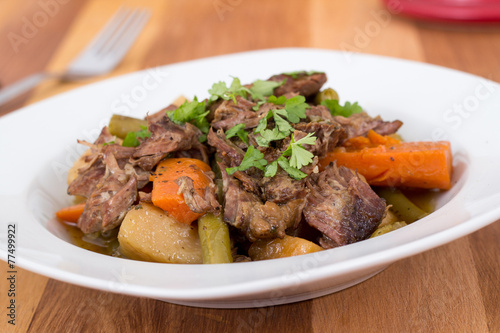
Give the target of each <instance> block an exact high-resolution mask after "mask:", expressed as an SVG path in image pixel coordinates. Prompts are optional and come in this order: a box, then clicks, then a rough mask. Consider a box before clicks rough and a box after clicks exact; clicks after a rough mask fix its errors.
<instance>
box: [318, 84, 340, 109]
mask: <svg viewBox="0 0 500 333" xmlns="http://www.w3.org/2000/svg"><path fill="white" fill-rule="evenodd" d="M327 99H336V100H337V101H338V100H339V94H337V92H336V91H335V90H333V89H332V88H327V89H325V90H323V91H320V92H319V93H318V94H317V95H316V97H315V98H314V104H316V105H320V104H321V102H323V101H324V100H327Z"/></svg>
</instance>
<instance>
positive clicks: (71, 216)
mask: <svg viewBox="0 0 500 333" xmlns="http://www.w3.org/2000/svg"><path fill="white" fill-rule="evenodd" d="M84 208H85V203H81V204H76V205H72V206H68V207H64V208H62V209H61V210H59V211H57V212H56V216H57V217H58V218H60V219H61V220H63V221H67V222H74V223H76V222H77V221H78V218H79V217H80V215H82V213H83V209H84Z"/></svg>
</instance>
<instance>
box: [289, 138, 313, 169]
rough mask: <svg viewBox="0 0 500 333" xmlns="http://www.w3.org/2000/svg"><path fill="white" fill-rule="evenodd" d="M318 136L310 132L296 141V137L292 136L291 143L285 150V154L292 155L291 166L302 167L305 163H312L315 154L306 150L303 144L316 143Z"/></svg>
mask: <svg viewBox="0 0 500 333" xmlns="http://www.w3.org/2000/svg"><path fill="white" fill-rule="evenodd" d="M315 142H316V137H315V136H313V134H312V133H308V134H307V135H306V136H305V137H303V138H302V139H300V140H298V141H297V142H295V138H294V137H293V134H292V137H291V141H290V145H289V146H288V148H287V149H286V150H285V151H284V152H283V156H290V166H292V167H294V168H297V169H300V168H302V167H303V166H304V165H308V164H310V163H312V159H313V157H314V154H313V153H311V152H310V151H308V150H306V149H305V148H304V147H303V146H302V145H303V144H308V145H314V143H315Z"/></svg>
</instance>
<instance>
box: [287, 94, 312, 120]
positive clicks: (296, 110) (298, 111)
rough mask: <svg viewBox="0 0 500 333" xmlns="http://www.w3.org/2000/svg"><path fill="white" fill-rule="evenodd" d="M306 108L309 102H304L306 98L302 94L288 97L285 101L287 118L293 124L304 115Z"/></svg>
mask: <svg viewBox="0 0 500 333" xmlns="http://www.w3.org/2000/svg"><path fill="white" fill-rule="evenodd" d="M307 108H309V104H307V103H306V98H305V97H304V96H302V95H297V96H294V97H292V98H289V99H287V100H286V102H285V110H286V111H287V113H288V116H287V118H288V120H289V121H291V122H292V123H294V124H296V123H298V122H299V121H300V119H304V118H305V117H306V109H307Z"/></svg>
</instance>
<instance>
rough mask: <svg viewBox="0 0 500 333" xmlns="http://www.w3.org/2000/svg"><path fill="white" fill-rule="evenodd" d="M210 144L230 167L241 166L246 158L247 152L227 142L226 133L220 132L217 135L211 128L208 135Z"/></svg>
mask: <svg viewBox="0 0 500 333" xmlns="http://www.w3.org/2000/svg"><path fill="white" fill-rule="evenodd" d="M207 140H208V144H209V145H210V146H212V147H214V148H215V149H216V151H217V156H218V157H219V158H220V159H221V160H222V161H223V162H224V164H225V165H227V166H229V167H234V166H238V165H240V163H241V161H242V160H243V156H245V152H244V151H243V150H242V149H241V148H239V147H237V146H236V145H234V144H233V143H232V142H231V141H229V140H226V137H225V136H224V132H223V131H221V130H219V131H217V133H215V132H214V131H213V129H212V128H210V131H209V132H208V135H207Z"/></svg>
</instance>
